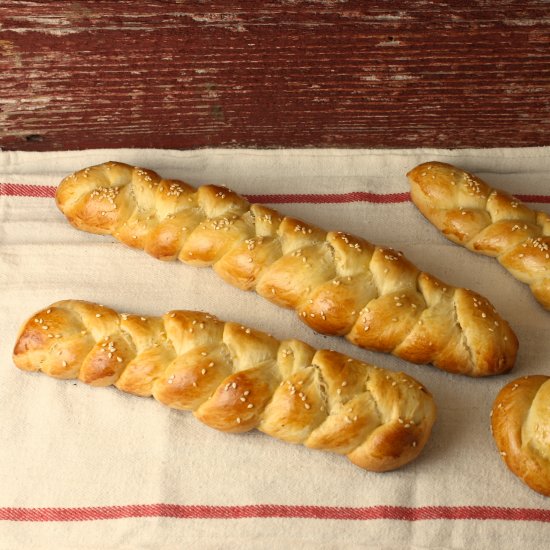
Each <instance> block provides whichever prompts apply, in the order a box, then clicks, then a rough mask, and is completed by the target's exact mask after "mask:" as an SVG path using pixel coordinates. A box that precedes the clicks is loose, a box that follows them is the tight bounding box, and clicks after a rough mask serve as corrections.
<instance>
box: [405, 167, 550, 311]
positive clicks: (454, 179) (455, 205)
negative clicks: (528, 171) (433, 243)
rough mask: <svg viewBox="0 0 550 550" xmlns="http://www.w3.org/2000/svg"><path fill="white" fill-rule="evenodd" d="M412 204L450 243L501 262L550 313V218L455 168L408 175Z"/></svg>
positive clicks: (417, 170) (416, 170)
mask: <svg viewBox="0 0 550 550" xmlns="http://www.w3.org/2000/svg"><path fill="white" fill-rule="evenodd" d="M407 176H408V178H409V181H410V184H411V198H412V201H413V202H414V204H415V205H416V206H417V207H418V209H419V210H420V212H422V214H424V216H425V217H426V218H427V219H428V220H429V221H430V222H431V223H433V224H434V225H435V226H436V227H437V228H438V229H439V230H440V231H441V232H442V233H443V235H445V237H447V238H448V239H449V240H451V241H453V242H454V243H457V244H460V245H462V246H464V247H466V248H468V249H469V250H471V251H473V252H479V253H481V254H485V255H487V256H492V257H494V258H496V259H497V260H498V261H499V263H500V264H501V265H502V266H503V267H505V268H506V269H507V270H508V271H509V272H510V273H511V274H512V275H513V276H514V277H515V278H516V279H518V280H519V281H521V282H522V283H525V284H528V285H529V288H530V289H531V292H532V293H533V295H534V296H535V298H536V299H537V300H538V301H539V302H540V304H541V305H542V306H543V307H544V308H545V309H548V310H550V216H548V214H546V213H544V212H537V211H535V210H531V209H530V208H528V207H527V206H526V205H525V204H522V203H521V202H520V201H519V200H518V199H516V198H515V197H512V196H510V195H508V194H507V193H505V192H503V191H500V190H498V189H493V188H491V187H490V186H489V185H487V184H486V183H485V182H484V181H483V180H482V179H480V178H478V177H477V176H474V175H473V174H470V173H468V172H466V171H464V170H461V169H460V168H457V167H456V166H452V165H450V164H445V163H442V162H426V163H424V164H421V165H419V166H417V167H416V168H414V169H413V170H411V171H410V172H409V173H408V174H407Z"/></svg>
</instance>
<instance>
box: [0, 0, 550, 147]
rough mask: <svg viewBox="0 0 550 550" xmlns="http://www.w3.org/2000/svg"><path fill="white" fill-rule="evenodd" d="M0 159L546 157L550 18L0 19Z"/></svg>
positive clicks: (415, 1) (507, 11)
mask: <svg viewBox="0 0 550 550" xmlns="http://www.w3.org/2000/svg"><path fill="white" fill-rule="evenodd" d="M0 74H1V76H0V79H1V88H0V109H1V110H0V147H2V148H4V149H22V150H61V149H80V148H87V147H170V148H196V147H204V146H252V147H281V146H285V147H302V146H306V147H318V146H321V147H322V146H339V147H416V146H438V147H467V146H477V147H480V146H481V147H491V146H504V145H512V146H519V145H542V144H550V116H549V115H550V102H549V98H550V3H548V2H542V1H538V2H537V1H532V0H526V1H507V2H497V1H487V0H474V1H470V2H431V1H424V0H410V1H404V0H398V1H397V0H396V1H393V2H388V1H384V0H375V1H370V2H366V1H358V0H349V1H346V0H326V1H321V0H317V1H315V0H310V1H306V0H292V1H291V0H287V1H281V2H273V1H272V2H267V1H264V2H260V1H258V2H244V1H241V2H237V1H235V0H225V1H222V0H217V1H210V2H201V1H189V2H185V1H182V2H130V1H122V0H121V1H118V2H116V1H88V2H68V1H43V2H34V1H33V2H31V1H21V2H16V1H10V0H4V1H3V2H1V3H0Z"/></svg>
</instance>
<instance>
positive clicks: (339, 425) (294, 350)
mask: <svg viewBox="0 0 550 550" xmlns="http://www.w3.org/2000/svg"><path fill="white" fill-rule="evenodd" d="M13 357H14V362H15V364H16V365H17V366H18V367H19V368H20V369H23V370H30V371H37V370H41V371H43V372H44V373H46V374H48V375H50V376H54V377H56V378H79V379H80V380H82V381H83V382H85V383H87V384H91V385H93V386H108V385H111V384H114V385H115V386H116V387H117V388H118V389H120V390H123V391H126V392H129V393H133V394H135V395H139V396H143V397H145V396H151V395H152V396H154V397H155V399H157V400H158V401H160V402H161V403H164V404H165V405H168V406H169V407H173V408H175V409H184V410H192V411H193V414H194V415H195V416H196V417H197V418H198V419H199V420H201V421H202V422H204V423H205V424H207V425H208V426H211V427H212V428H216V429H218V430H222V431H225V432H245V431H248V430H252V429H253V428H258V429H259V430H261V431H262V432H265V433H267V434H269V435H271V436H273V437H277V438H279V439H283V440H284V441H288V442H291V443H302V444H304V445H306V446H307V447H311V448H312V449H321V450H327V451H333V452H336V453H340V454H345V455H347V457H348V458H349V459H350V460H351V461H352V462H353V463H354V464H356V465H358V466H360V467H361V468H365V469H367V470H374V471H385V470H392V469H395V468H398V467H400V466H402V465H404V464H406V463H407V462H410V461H411V460H413V459H414V458H415V457H416V456H418V454H419V453H420V451H421V450H422V448H423V447H424V445H425V443H426V441H427V440H428V437H429V435H430V431H431V428H432V424H433V422H434V420H435V406H434V403H433V399H432V397H431V395H430V394H429V393H428V392H427V391H426V390H425V389H424V388H423V387H422V386H421V385H419V383H418V382H417V381H416V380H414V379H412V378H410V377H409V376H406V375H405V374H402V373H395V372H390V371H386V370H383V369H380V368H378V367H374V366H372V365H367V364H365V363H362V362H360V361H357V360H354V359H351V358H348V357H346V356H345V355H342V354H340V353H337V352H334V351H328V350H320V351H316V350H314V349H312V348H311V347H310V346H308V345H307V344H304V343H303V342H300V341H298V340H284V341H282V342H280V341H278V340H276V339H275V338H273V337H272V336H270V335H268V334H265V333H263V332H259V331H256V330H252V329H249V328H246V327H243V326H240V325H237V324H235V323H223V322H222V321H219V320H218V319H216V318H215V317H213V316H211V315H207V314H205V313H200V312H196V311H172V312H169V313H167V314H166V315H164V316H163V317H162V318H159V317H140V316H137V315H118V314H117V313H116V312H115V311H113V310H111V309H109V308H106V307H104V306H101V305H97V304H92V303H89V302H82V301H74V300H67V301H63V302H58V303H55V304H53V305H51V306H50V307H49V308H47V309H45V310H43V311H40V312H39V313H37V314H36V315H34V316H33V317H32V318H31V319H29V321H27V323H26V324H25V325H24V326H23V328H22V329H21V332H20V334H19V338H18V341H17V343H16V345H15V349H14V355H13Z"/></svg>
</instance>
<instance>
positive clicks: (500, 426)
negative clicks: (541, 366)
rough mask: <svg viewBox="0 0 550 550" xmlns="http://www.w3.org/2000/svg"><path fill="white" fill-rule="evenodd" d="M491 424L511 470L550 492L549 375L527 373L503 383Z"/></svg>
mask: <svg viewBox="0 0 550 550" xmlns="http://www.w3.org/2000/svg"><path fill="white" fill-rule="evenodd" d="M491 427H492V432H493V437H494V438H495V442H496V444H497V447H498V449H499V451H500V454H501V456H502V459H503V460H504V462H505V463H506V465H507V466H508V467H509V468H510V470H512V472H513V473H514V474H516V475H517V476H518V477H520V478H521V479H522V480H523V481H524V482H525V483H527V485H529V487H531V488H532V489H534V490H535V491H537V492H539V493H541V494H543V495H545V496H550V377H548V376H541V375H537V376H525V377H523V378H519V379H517V380H514V381H512V382H510V383H509V384H507V385H506V386H504V388H502V390H501V391H500V393H499V394H498V396H497V398H496V399H495V402H494V404H493V409H492V412H491Z"/></svg>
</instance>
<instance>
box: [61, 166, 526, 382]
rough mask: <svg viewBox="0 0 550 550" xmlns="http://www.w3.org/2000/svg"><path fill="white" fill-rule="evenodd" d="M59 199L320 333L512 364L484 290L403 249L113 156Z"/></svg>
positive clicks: (486, 363) (459, 362)
mask: <svg viewBox="0 0 550 550" xmlns="http://www.w3.org/2000/svg"><path fill="white" fill-rule="evenodd" d="M57 204H58V206H59V208H60V209H61V211H62V212H63V213H64V214H65V215H66V216H67V218H68V219H69V221H70V222H71V223H72V224H73V225H74V226H75V227H77V228H79V229H83V230H85V231H90V232H92V233H99V234H105V235H107V234H109V235H113V236H114V237H115V238H116V239H118V240H120V241H122V242H123V243H125V244H127V245H129V246H133V247H135V248H142V249H144V250H145V251H146V252H148V253H149V254H151V255H152V256H155V257H156V258H160V259H163V260H174V259H176V258H177V259H179V260H181V261H183V262H185V263H188V264H191V265H195V266H207V265H211V266H213V268H214V270H215V271H216V272H217V273H218V274H219V275H220V276H221V277H222V278H223V279H224V280H225V281H227V282H229V283H231V284H233V285H235V286H237V287H239V288H242V289H245V290H248V289H255V290H256V292H258V294H260V295H261V296H263V297H264V298H267V299H268V300H270V301H271V302H274V303H276V304H278V305H280V306H284V307H290V308H294V309H295V310H296V311H297V312H298V314H299V316H300V318H301V319H302V320H303V321H304V322H305V323H307V324H308V325H309V326H310V327H311V328H313V329H315V330H316V331H318V332H322V333H325V334H339V335H346V338H347V339H348V340H349V341H351V342H352V343H354V344H356V345H359V346H361V347H364V348H367V349H372V350H377V351H384V352H391V353H393V354H395V355H397V356H398V357H401V358H403V359H406V360H408V361H412V362H415V363H430V362H431V363H433V364H434V365H435V366H437V367H439V368H441V369H444V370H447V371H450V372H455V373H461V374H468V375H471V376H485V375H490V374H497V373H502V372H506V371H508V370H509V369H511V368H512V366H513V364H514V361H515V357H516V352H517V346H518V344H517V339H516V336H515V335H514V333H513V332H512V330H511V329H510V327H509V325H508V323H506V322H505V321H503V320H502V319H501V317H500V316H499V315H498V314H497V312H496V311H495V309H494V308H493V307H492V305H491V304H490V303H489V302H488V301H487V300H486V299H484V298H482V297H481V296H479V295H478V294H475V293H474V292H471V291H469V290H465V289H461V288H454V287H452V286H450V285H447V284H444V283H442V282H441V281H438V280H437V279H436V278H435V277H433V276H431V275H429V274H427V273H422V272H421V271H419V270H418V269H417V268H416V267H414V266H413V265H412V264H411V263H410V262H409V261H407V260H406V259H405V258H404V257H403V255H402V254H401V252H397V251H395V250H393V249H391V248H381V247H375V246H373V245H372V244H370V243H368V242H367V241H365V240H363V239H360V238H358V237H354V236H352V235H347V234H345V233H334V232H329V233H327V232H326V231H323V230H321V229H319V228H317V227H314V226H312V225H308V224H305V223H303V222H301V221H299V220H295V219H292V218H284V217H283V216H281V215H280V214H279V213H277V212H275V211H274V210H271V209H269V208H267V207H265V206H261V205H259V204H254V205H249V203H248V202H247V201H246V200H245V199H244V198H242V197H240V196H239V195H237V194H236V193H234V192H232V191H230V190H228V189H226V188H224V187H217V186H214V185H205V186H202V187H199V188H198V189H194V188H193V187H191V186H189V185H187V184H186V183H183V182H181V181H176V180H163V179H161V178H160V177H159V176H158V175H157V174H156V173H155V172H152V171H150V170H144V169H141V168H133V167H131V166H128V165H126V164H121V163H114V162H110V163H106V164H102V165H98V166H94V167H91V168H87V169H85V170H81V171H79V172H77V173H75V174H73V175H71V176H69V177H67V178H65V179H64V180H63V181H62V182H61V184H60V186H59V188H58V190H57Z"/></svg>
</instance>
